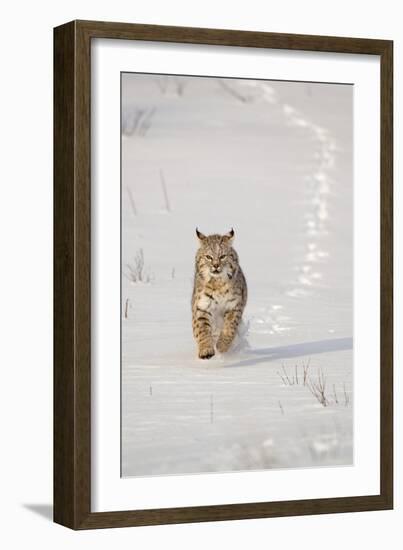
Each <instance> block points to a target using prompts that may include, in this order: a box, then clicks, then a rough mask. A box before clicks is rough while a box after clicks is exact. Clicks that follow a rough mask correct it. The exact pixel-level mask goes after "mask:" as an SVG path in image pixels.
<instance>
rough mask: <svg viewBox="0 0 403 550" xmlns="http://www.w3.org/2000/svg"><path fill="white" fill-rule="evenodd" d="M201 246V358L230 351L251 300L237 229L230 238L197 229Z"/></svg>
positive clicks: (195, 309)
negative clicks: (235, 246)
mask: <svg viewBox="0 0 403 550" xmlns="http://www.w3.org/2000/svg"><path fill="white" fill-rule="evenodd" d="M196 235H197V237H198V239H199V243H200V247H199V249H198V251H197V253H196V266H195V277H194V287H193V295H192V326H193V334H194V337H195V340H196V342H197V345H198V349H199V357H200V359H210V357H213V355H214V354H215V348H216V349H217V350H218V351H219V352H226V351H228V349H229V347H230V346H231V344H232V342H233V340H234V337H235V335H236V332H237V328H238V325H239V323H240V321H241V317H242V313H243V310H244V308H245V304H246V300H247V287H246V280H245V277H244V274H243V273H242V269H241V266H240V265H239V260H238V254H237V253H236V252H235V250H234V249H233V248H232V240H233V238H234V230H233V229H231V231H230V232H229V233H227V234H226V235H209V236H206V235H203V233H200V231H199V230H198V229H196Z"/></svg>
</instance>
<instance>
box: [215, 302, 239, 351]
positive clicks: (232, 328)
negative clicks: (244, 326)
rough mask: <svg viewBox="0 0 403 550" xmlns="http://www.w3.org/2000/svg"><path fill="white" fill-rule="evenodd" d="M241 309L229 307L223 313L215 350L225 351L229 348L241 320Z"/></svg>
mask: <svg viewBox="0 0 403 550" xmlns="http://www.w3.org/2000/svg"><path fill="white" fill-rule="evenodd" d="M241 317H242V310H241V309H231V310H230V311H227V313H226V314H225V315H224V325H223V328H222V331H221V334H220V336H219V338H218V340H217V350H218V351H219V352H220V353H225V352H226V351H228V350H229V348H230V346H231V344H232V342H233V340H234V338H235V334H236V332H237V329H238V325H239V323H240V321H241Z"/></svg>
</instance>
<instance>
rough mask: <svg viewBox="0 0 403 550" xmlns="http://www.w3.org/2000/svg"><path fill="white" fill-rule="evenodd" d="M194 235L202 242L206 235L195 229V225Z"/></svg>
mask: <svg viewBox="0 0 403 550" xmlns="http://www.w3.org/2000/svg"><path fill="white" fill-rule="evenodd" d="M196 235H197V238H198V239H199V241H200V242H203V241H204V239H205V238H206V235H203V233H200V231H199V230H198V229H197V227H196Z"/></svg>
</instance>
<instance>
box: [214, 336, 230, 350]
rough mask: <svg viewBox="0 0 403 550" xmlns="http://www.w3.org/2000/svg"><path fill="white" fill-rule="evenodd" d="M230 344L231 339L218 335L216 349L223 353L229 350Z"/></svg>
mask: <svg viewBox="0 0 403 550" xmlns="http://www.w3.org/2000/svg"><path fill="white" fill-rule="evenodd" d="M230 345H231V340H228V339H227V338H223V337H221V336H220V338H219V339H218V341H217V351H219V352H220V353H225V352H226V351H228V350H229V348H230Z"/></svg>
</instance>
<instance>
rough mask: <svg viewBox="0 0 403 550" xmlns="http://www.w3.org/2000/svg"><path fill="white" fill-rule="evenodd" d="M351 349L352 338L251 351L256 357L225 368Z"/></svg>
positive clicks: (249, 351) (230, 364)
mask: <svg viewBox="0 0 403 550" xmlns="http://www.w3.org/2000/svg"><path fill="white" fill-rule="evenodd" d="M349 349H353V339H352V338H333V339H328V340H318V341H316V342H303V343H302V344H292V345H289V346H280V347H275V348H261V349H249V350H248V353H251V354H252V355H254V356H256V357H249V358H248V359H243V360H241V361H237V362H235V363H229V364H227V365H225V368H231V367H247V366H251V365H256V364H257V363H266V362H267V361H279V360H281V359H289V358H292V357H301V356H305V357H306V356H311V355H315V354H317V353H326V352H331V351H344V350H349Z"/></svg>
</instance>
